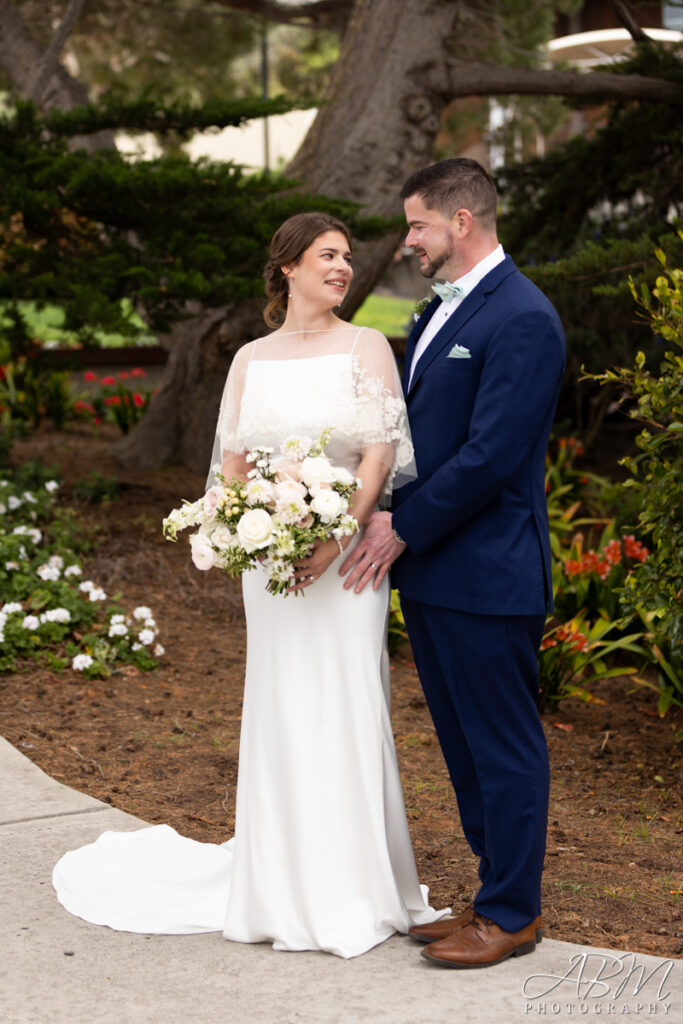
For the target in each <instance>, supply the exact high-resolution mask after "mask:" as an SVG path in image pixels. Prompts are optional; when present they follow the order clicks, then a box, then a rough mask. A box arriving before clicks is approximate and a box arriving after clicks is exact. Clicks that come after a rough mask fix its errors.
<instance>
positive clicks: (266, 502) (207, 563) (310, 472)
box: [163, 430, 358, 596]
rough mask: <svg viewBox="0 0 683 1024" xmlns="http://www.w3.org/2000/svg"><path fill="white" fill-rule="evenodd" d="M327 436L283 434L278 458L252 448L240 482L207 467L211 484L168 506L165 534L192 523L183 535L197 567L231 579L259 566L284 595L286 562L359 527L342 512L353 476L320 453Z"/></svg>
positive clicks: (289, 571)
mask: <svg viewBox="0 0 683 1024" xmlns="http://www.w3.org/2000/svg"><path fill="white" fill-rule="evenodd" d="M331 436H332V432H331V430H324V431H323V432H322V434H321V435H320V437H319V438H318V440H317V441H315V442H312V441H311V439H310V438H306V437H291V438H288V439H287V440H286V441H285V442H284V443H283V444H282V446H281V450H280V453H279V454H277V455H276V454H275V453H274V450H273V449H272V448H268V447H255V448H254V449H253V451H251V452H249V453H248V455H247V456H246V461H247V463H252V464H253V468H252V469H251V470H249V472H248V474H247V480H242V479H239V478H233V479H231V480H226V479H225V477H224V476H223V474H222V473H220V472H219V471H217V470H216V469H214V476H215V479H216V480H217V481H218V482H217V483H215V484H214V485H213V486H212V487H210V488H209V490H208V491H207V493H206V494H205V495H204V497H203V498H200V499H199V500H198V501H195V502H193V503H189V502H186V503H185V504H184V506H182V507H181V508H179V509H174V510H173V511H172V512H171V513H170V515H169V516H167V517H166V519H164V521H163V531H164V536H165V537H166V538H167V539H168V540H172V541H174V540H176V538H177V535H178V532H179V531H180V530H184V529H186V528H187V527H189V526H199V529H198V531H197V532H196V533H194V534H192V535H191V537H190V545H191V547H192V560H193V562H194V564H195V565H196V566H197V568H198V569H211V568H213V566H217V567H218V568H220V569H223V570H224V571H225V572H227V573H228V575H229V576H233V577H234V576H239V575H241V573H243V572H245V571H247V570H249V569H253V568H255V566H256V565H257V564H259V563H260V564H261V565H262V566H263V567H264V569H265V570H266V572H267V573H268V583H267V584H266V589H267V591H268V592H269V593H270V594H283V595H284V596H287V593H288V590H289V587H291V586H292V584H293V566H294V565H295V564H296V563H297V562H299V561H300V560H301V559H302V558H305V557H306V555H308V554H309V553H310V552H311V550H312V548H313V546H314V544H315V543H316V542H317V541H325V540H329V539H330V538H334V539H336V540H339V539H340V538H341V537H343V536H349V535H351V534H353V533H355V532H356V530H357V529H358V523H357V521H356V520H355V519H354V517H353V516H352V515H350V514H349V512H348V509H349V499H350V498H351V495H352V494H353V492H354V491H355V490H356V489H357V487H358V481H357V480H356V479H355V478H354V477H353V476H352V474H351V473H349V472H348V471H347V470H346V469H344V468H343V467H338V466H333V465H332V463H331V462H330V461H329V459H328V458H327V457H326V456H325V448H326V446H327V445H328V444H329V441H330V438H331ZM295 593H296V594H297V595H298V594H303V593H304V591H303V590H296V591H295Z"/></svg>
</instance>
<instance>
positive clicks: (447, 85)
mask: <svg viewBox="0 0 683 1024" xmlns="http://www.w3.org/2000/svg"><path fill="white" fill-rule="evenodd" d="M444 72H445V73H444ZM430 84H431V85H432V87H433V88H434V90H435V92H437V94H438V95H440V96H441V97H444V98H447V99H449V100H451V99H455V98H456V97H460V96H507V95H532V96H571V97H580V98H583V99H595V100H616V99H625V100H659V101H669V100H679V101H680V99H681V97H682V96H683V87H682V86H680V85H679V84H677V83H676V82H670V81H667V80H666V79H664V78H646V77H645V76H643V75H614V74H610V73H609V72H606V71H591V72H583V71H554V70H544V69H537V68H516V67H500V66H494V65H488V64H476V63H474V62H470V61H461V60H449V61H448V62H447V66H446V68H445V69H443V72H442V71H441V69H440V70H439V71H437V72H435V73H434V74H433V75H432V79H431V82H430Z"/></svg>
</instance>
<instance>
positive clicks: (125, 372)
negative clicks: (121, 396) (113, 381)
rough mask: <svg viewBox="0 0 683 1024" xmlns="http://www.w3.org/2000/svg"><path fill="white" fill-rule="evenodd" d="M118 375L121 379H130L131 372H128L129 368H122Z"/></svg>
mask: <svg viewBox="0 0 683 1024" xmlns="http://www.w3.org/2000/svg"><path fill="white" fill-rule="evenodd" d="M116 376H117V377H118V378H119V380H128V378H129V377H130V374H129V373H128V370H121V371H120V372H119V373H117V375H116Z"/></svg>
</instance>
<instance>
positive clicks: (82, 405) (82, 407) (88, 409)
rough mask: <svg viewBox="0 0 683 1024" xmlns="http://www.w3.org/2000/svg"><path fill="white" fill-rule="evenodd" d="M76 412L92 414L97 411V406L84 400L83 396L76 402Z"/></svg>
mask: <svg viewBox="0 0 683 1024" xmlns="http://www.w3.org/2000/svg"><path fill="white" fill-rule="evenodd" d="M74 412H80V413H84V414H85V415H87V416H91V415H92V414H93V413H94V412H95V406H94V405H91V404H90V402H84V401H83V399H82V398H78V399H77V400H76V401H75V402H74Z"/></svg>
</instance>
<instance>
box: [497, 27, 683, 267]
mask: <svg viewBox="0 0 683 1024" xmlns="http://www.w3.org/2000/svg"><path fill="white" fill-rule="evenodd" d="M617 73H619V74H642V75H647V76H650V77H656V78H664V79H668V80H671V81H675V82H680V83H683V48H681V47H679V48H677V49H674V50H672V51H668V52H667V51H666V50H664V49H662V48H659V47H654V46H652V45H650V44H641V45H640V46H638V48H637V54H636V56H635V57H634V58H633V59H632V60H630V61H628V62H625V63H624V64H623V65H621V66H619V67H618V70H617ZM499 185H500V188H501V192H502V195H503V202H504V209H505V211H506V212H505V214H504V216H503V218H502V223H501V229H502V235H503V237H504V239H505V242H506V244H507V245H508V246H509V247H510V249H511V250H512V251H513V252H515V253H516V254H517V255H518V257H519V258H520V259H523V260H527V261H530V262H536V263H538V262H541V261H543V260H548V259H558V258H560V257H563V256H566V255H569V254H571V253H572V252H576V251H577V250H578V249H579V248H580V247H581V246H582V245H584V244H585V243H586V242H587V241H590V240H596V239H600V238H607V237H615V236H616V237H621V238H624V237H625V238H631V239H633V238H637V237H639V236H640V235H642V234H645V235H648V236H649V237H650V238H656V237H657V235H658V234H660V233H661V232H662V231H665V230H667V228H668V227H669V228H670V225H671V219H672V216H681V214H683V133H682V132H681V119H680V104H678V103H674V102H671V103H667V102H664V101H661V102H657V103H654V102H649V103H648V102H629V103H625V102H622V103H614V104H613V105H612V106H611V107H610V108H609V109H608V111H607V114H606V120H605V123H604V124H603V125H602V126H601V127H599V128H598V129H597V130H596V131H594V132H593V133H592V134H589V133H587V134H584V135H577V136H574V137H573V138H571V139H570V140H569V141H568V142H566V143H564V144H561V145H556V146H555V147H553V148H552V149H551V150H550V152H549V153H548V155H547V156H545V157H543V158H535V159H532V160H529V161H527V162H525V163H522V164H516V165H515V164H512V165H508V166H507V167H506V168H505V170H504V172H503V173H502V174H501V176H500V181H499Z"/></svg>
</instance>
